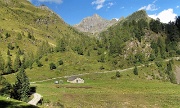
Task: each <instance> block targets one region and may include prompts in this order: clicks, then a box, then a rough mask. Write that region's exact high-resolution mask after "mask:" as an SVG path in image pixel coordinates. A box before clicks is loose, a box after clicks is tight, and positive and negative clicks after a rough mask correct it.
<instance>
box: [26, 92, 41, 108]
mask: <svg viewBox="0 0 180 108" xmlns="http://www.w3.org/2000/svg"><path fill="white" fill-rule="evenodd" d="M33 96H34V98H33V99H32V100H31V101H29V102H28V103H29V104H31V105H35V106H36V105H37V103H38V102H39V101H40V100H41V98H42V96H41V95H40V94H38V93H34V94H33Z"/></svg>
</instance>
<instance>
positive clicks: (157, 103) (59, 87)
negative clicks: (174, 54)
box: [32, 62, 180, 108]
mask: <svg viewBox="0 0 180 108" xmlns="http://www.w3.org/2000/svg"><path fill="white" fill-rule="evenodd" d="M178 64H179V62H178ZM138 70H139V75H138V76H135V75H134V74H133V70H132V69H129V70H126V71H124V72H122V73H121V77H120V78H116V77H114V76H115V74H116V72H111V73H104V74H102V73H93V74H88V75H84V76H80V77H81V78H83V79H84V80H85V83H84V84H69V83H66V80H67V79H66V78H60V79H54V80H50V81H45V82H37V83H35V84H32V86H36V87H37V92H38V93H40V94H42V95H43V99H44V101H43V105H42V107H47V108H48V107H55V108H56V107H59V106H61V107H65V108H67V107H73V108H93V107H94V108H109V107H112V108H124V107H128V108H129V107H130V108H131V107H132V108H146V107H147V108H178V107H179V105H180V104H179V101H180V95H179V94H180V86H179V85H177V84H172V83H170V82H168V81H161V80H159V79H147V77H145V76H144V72H145V73H148V72H149V71H154V70H153V65H152V66H149V67H146V68H144V67H143V68H142V67H139V68H138ZM155 70H156V69H155ZM57 80H62V81H64V83H62V84H54V81H57Z"/></svg>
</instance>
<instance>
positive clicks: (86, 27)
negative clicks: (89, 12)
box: [74, 14, 118, 33]
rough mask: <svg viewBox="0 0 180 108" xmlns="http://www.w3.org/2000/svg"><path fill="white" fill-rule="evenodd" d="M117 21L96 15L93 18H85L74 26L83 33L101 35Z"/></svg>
mask: <svg viewBox="0 0 180 108" xmlns="http://www.w3.org/2000/svg"><path fill="white" fill-rule="evenodd" d="M117 21H118V20H116V19H112V20H110V21H109V20H106V19H103V18H101V17H100V16H99V15H97V14H94V15H93V16H91V17H87V18H84V19H83V20H82V21H81V22H80V23H79V24H76V25H74V27H75V28H76V29H78V30H80V31H82V32H90V33H99V32H101V31H103V30H105V29H106V28H107V27H109V26H112V25H113V24H115V23H116V22H117Z"/></svg>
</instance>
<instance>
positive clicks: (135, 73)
mask: <svg viewBox="0 0 180 108" xmlns="http://www.w3.org/2000/svg"><path fill="white" fill-rule="evenodd" d="M133 72H134V75H138V69H137V66H135V67H134V71H133Z"/></svg>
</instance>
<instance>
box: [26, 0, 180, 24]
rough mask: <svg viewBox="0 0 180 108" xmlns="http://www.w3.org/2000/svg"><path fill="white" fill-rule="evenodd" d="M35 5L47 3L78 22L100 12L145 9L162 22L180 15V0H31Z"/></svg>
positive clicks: (117, 13) (105, 15)
mask: <svg viewBox="0 0 180 108" xmlns="http://www.w3.org/2000/svg"><path fill="white" fill-rule="evenodd" d="M29 1H30V2H31V3H32V4H34V5H35V6H39V5H42V4H44V5H46V6H48V7H49V8H50V9H51V10H53V11H54V12H55V13H57V14H58V15H59V16H61V18H63V20H64V21H65V22H66V23H68V24H70V25H74V24H78V23H79V22H80V21H81V20H82V19H83V18H85V17H88V16H92V15H93V14H95V13H96V14H99V15H100V16H101V17H103V18H105V19H108V20H110V19H112V18H118V19H119V18H120V17H127V16H128V15H130V14H132V13H133V12H135V11H138V10H141V9H144V10H146V11H147V14H148V15H149V16H150V17H152V18H154V19H156V18H157V17H158V18H160V20H161V22H164V23H167V22H169V21H170V20H171V21H173V20H174V18H175V16H177V15H178V16H180V0H29Z"/></svg>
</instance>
